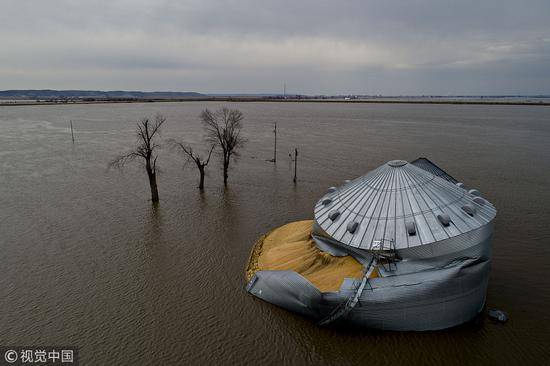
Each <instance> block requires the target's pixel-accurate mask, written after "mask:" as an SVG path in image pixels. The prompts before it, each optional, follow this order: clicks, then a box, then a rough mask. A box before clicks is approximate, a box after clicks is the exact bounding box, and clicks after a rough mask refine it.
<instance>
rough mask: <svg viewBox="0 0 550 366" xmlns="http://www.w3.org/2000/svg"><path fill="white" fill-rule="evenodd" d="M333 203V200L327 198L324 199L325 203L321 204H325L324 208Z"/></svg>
mask: <svg viewBox="0 0 550 366" xmlns="http://www.w3.org/2000/svg"><path fill="white" fill-rule="evenodd" d="M331 202H332V200H331V199H330V198H327V199H324V200H323V202H321V203H322V204H323V206H326V205H328V204H330V203H331Z"/></svg>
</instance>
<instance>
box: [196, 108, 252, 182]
mask: <svg viewBox="0 0 550 366" xmlns="http://www.w3.org/2000/svg"><path fill="white" fill-rule="evenodd" d="M200 118H201V120H202V123H203V126H204V129H205V131H206V140H207V141H209V142H211V143H212V144H216V145H217V146H219V148H220V150H221V154H222V158H223V184H224V185H225V186H227V179H228V172H229V163H230V161H231V159H233V160H235V159H236V158H237V157H238V156H239V149H240V148H241V147H242V146H244V143H245V142H246V140H245V139H244V137H242V136H241V129H242V124H241V121H242V120H243V119H244V116H243V114H242V112H241V111H239V110H238V109H229V108H226V107H223V108H220V109H218V110H217V111H215V112H211V111H210V110H209V109H205V110H204V111H203V112H202V113H201V116H200Z"/></svg>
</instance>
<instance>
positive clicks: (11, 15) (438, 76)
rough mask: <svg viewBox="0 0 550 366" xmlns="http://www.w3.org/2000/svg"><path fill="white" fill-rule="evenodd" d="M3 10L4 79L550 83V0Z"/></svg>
mask: <svg viewBox="0 0 550 366" xmlns="http://www.w3.org/2000/svg"><path fill="white" fill-rule="evenodd" d="M2 10H3V11H2V13H0V44H2V48H3V52H1V53H0V85H2V86H3V87H2V86H0V88H1V89H7V88H79V89H85V88H86V89H89V88H98V89H130V88H131V89H144V90H168V89H170V90H196V91H202V92H278V91H280V88H281V85H282V83H283V81H286V82H287V84H288V85H289V87H290V89H291V90H292V91H295V92H299V93H327V94H330V93H341V92H345V93H372V94H374V93H384V94H388V93H392V94H444V93H448V92H451V93H456V94H478V93H482V92H483V93H490V94H505V93H508V92H512V91H513V92H514V93H516V92H520V93H526V94H532V93H537V94H538V93H549V94H550V82H549V81H550V71H548V72H547V73H542V74H541V73H540V70H542V69H544V68H546V69H548V70H550V67H549V66H550V52H549V51H550V42H548V39H550V26H548V25H547V23H548V22H547V16H546V14H548V13H549V11H550V3H548V2H545V1H528V2H521V3H520V2H517V1H507V0H503V1H498V2H496V1H482V2H479V1H469V0H465V1H461V2H456V1H443V0H440V1H438V0H429V1H428V0H410V1H405V2H395V1H389V0H388V1H344V2H333V1H300V2H296V1H276V2H275V1H272V2H269V1H266V2H256V1H243V0H241V1H208V2H207V1H145V0H141V1H129V0H119V1H94V2H75V1H49V2H44V1H25V2H23V1H11V0H7V1H4V2H3V9H2ZM529 70H537V75H536V78H535V77H534V76H533V75H532V73H530V72H529ZM495 72H496V73H498V75H496V77H499V78H501V80H502V82H499V83H495V82H494V78H495ZM533 72H534V71H533ZM541 78H542V81H546V83H544V82H541ZM484 79H485V81H486V83H485V84H484V83H483V80H484ZM486 85H491V87H490V88H487V87H486ZM518 85H521V90H518Z"/></svg>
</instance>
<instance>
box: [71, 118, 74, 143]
mask: <svg viewBox="0 0 550 366" xmlns="http://www.w3.org/2000/svg"><path fill="white" fill-rule="evenodd" d="M71 138H72V139H73V144H74V131H73V121H72V120H71Z"/></svg>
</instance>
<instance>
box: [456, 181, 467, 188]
mask: <svg viewBox="0 0 550 366" xmlns="http://www.w3.org/2000/svg"><path fill="white" fill-rule="evenodd" d="M456 186H457V187H460V188H462V189H466V186H465V185H464V183H462V182H458V183H457V184H456Z"/></svg>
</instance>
